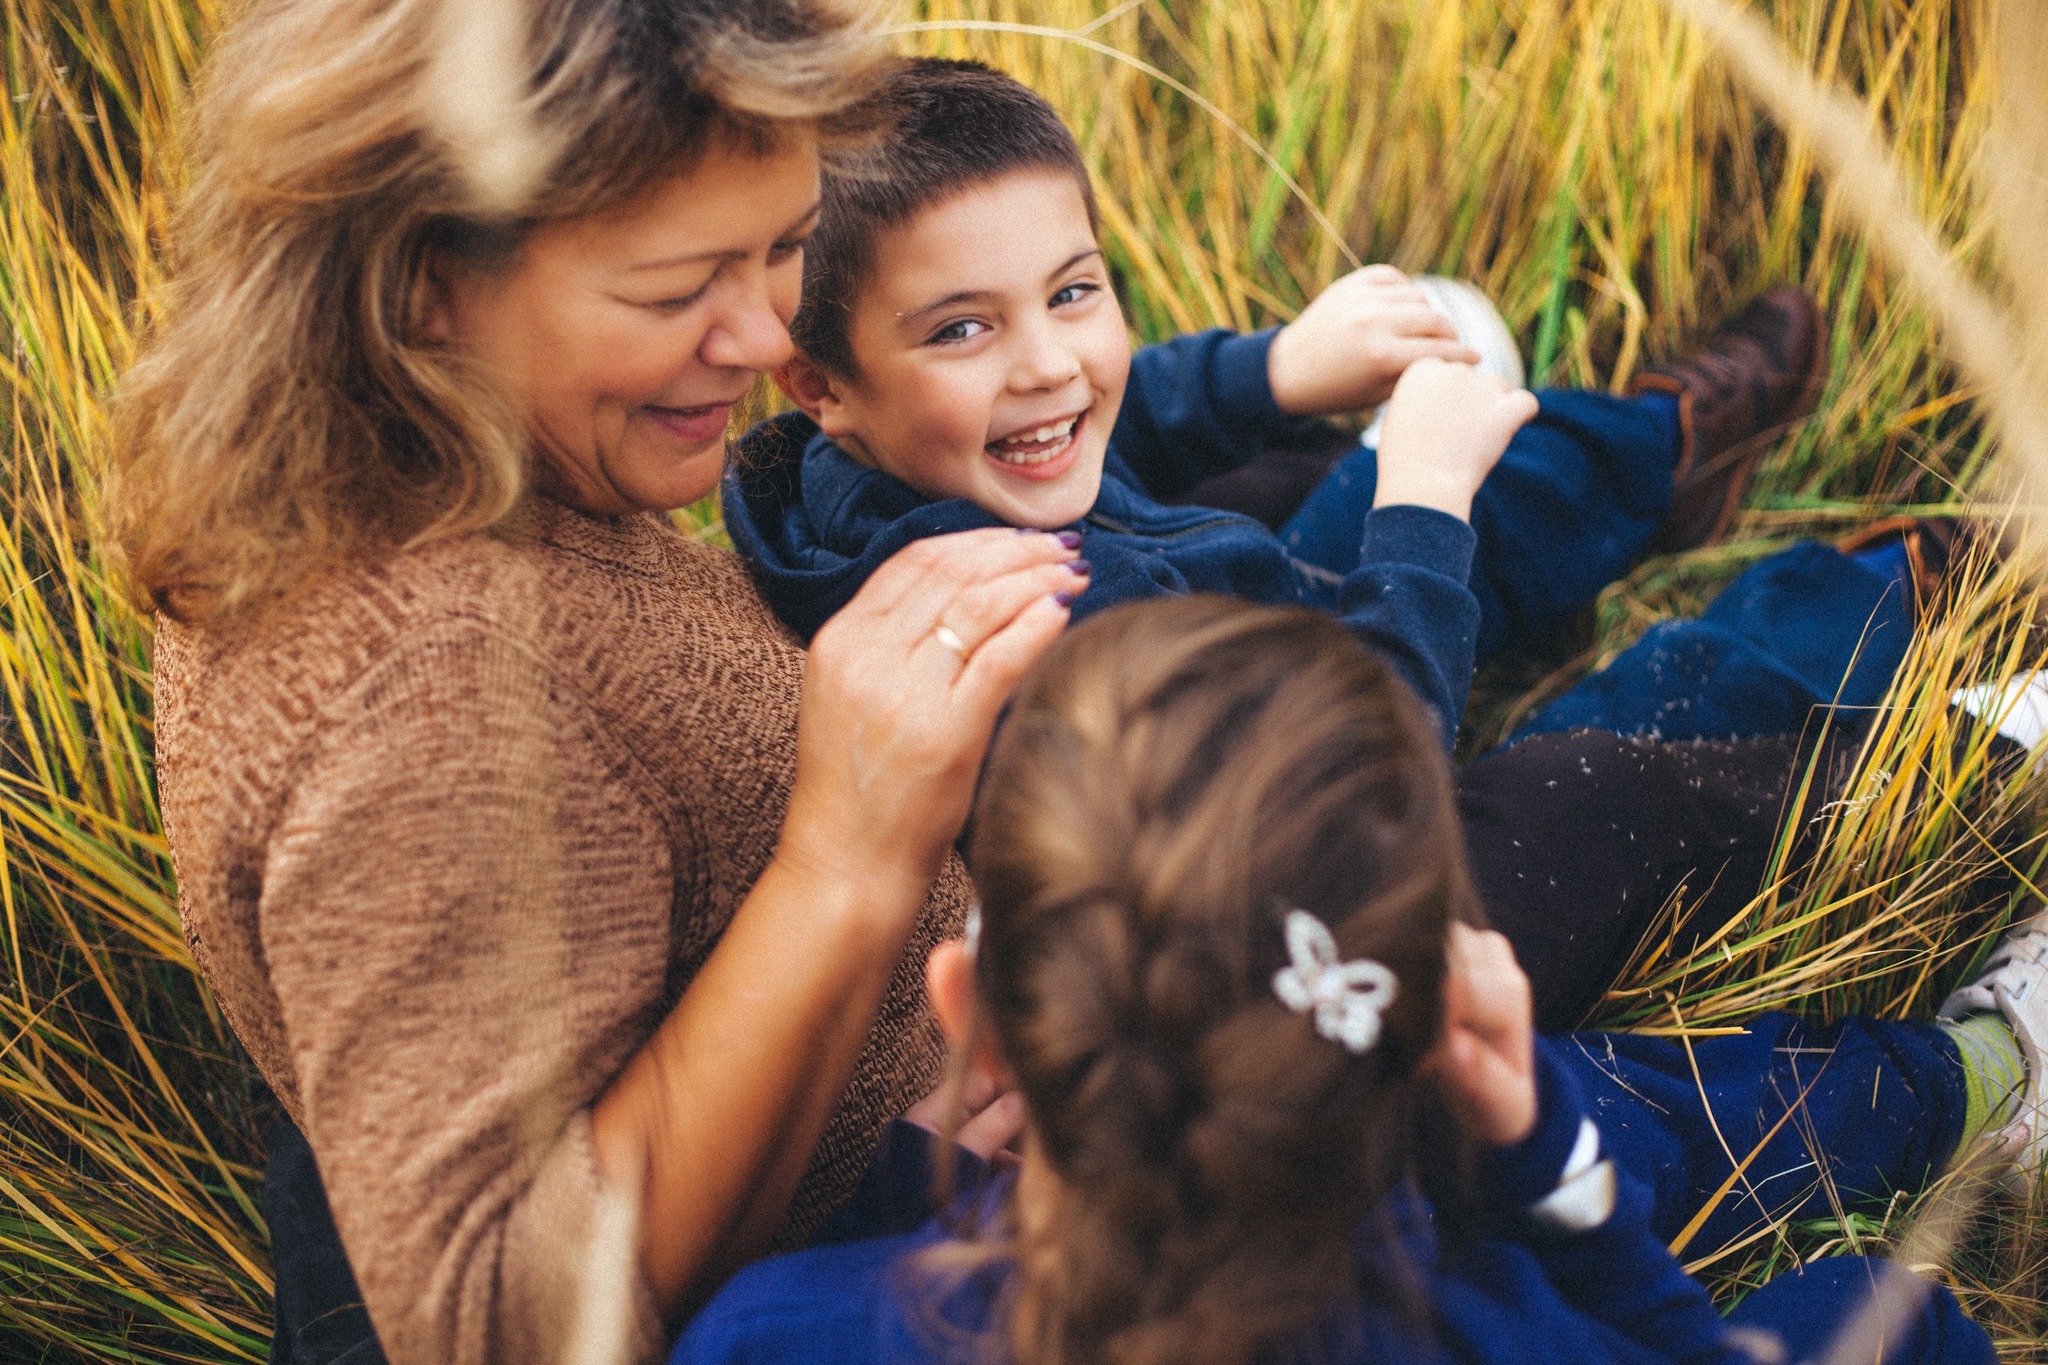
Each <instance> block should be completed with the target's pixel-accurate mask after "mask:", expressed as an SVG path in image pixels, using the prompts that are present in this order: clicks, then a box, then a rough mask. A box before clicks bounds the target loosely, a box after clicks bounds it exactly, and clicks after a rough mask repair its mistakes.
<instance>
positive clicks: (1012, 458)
mask: <svg viewBox="0 0 2048 1365" xmlns="http://www.w3.org/2000/svg"><path fill="white" fill-rule="evenodd" d="M1080 420H1081V419H1080V418H1079V417H1069V418H1067V419H1066V420H1065V421H1064V422H1048V423H1046V424H1045V425H1044V426H1042V427H1036V428H1034V429H1032V430H1030V431H1020V432H1018V433H1017V434H1016V435H1015V436H1005V437H1004V438H1003V439H1002V440H1000V441H991V442H989V444H988V453H989V454H991V455H993V456H995V457H996V458H997V459H999V460H1002V461H1003V462H1004V463H1006V464H1044V463H1045V462H1046V461H1047V460H1050V459H1051V458H1052V457H1053V456H1055V455H1057V454H1059V453H1060V451H1062V450H1064V449H1065V448H1066V445H1067V442H1068V441H1069V440H1070V439H1072V437H1073V435H1074V427H1075V424H1076V423H1078V422H1079V421H1080Z"/></svg>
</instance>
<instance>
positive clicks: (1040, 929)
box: [971, 597, 1474, 1365]
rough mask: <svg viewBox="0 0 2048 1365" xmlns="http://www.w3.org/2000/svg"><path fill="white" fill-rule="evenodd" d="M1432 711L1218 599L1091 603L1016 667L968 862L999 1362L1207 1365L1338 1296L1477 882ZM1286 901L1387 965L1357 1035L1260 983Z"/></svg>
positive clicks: (1333, 631) (1405, 1123)
mask: <svg viewBox="0 0 2048 1365" xmlns="http://www.w3.org/2000/svg"><path fill="white" fill-rule="evenodd" d="M1434 734H1435V729H1434V727H1433V726H1432V725H1431V724H1429V723H1428V720H1427V718H1426V716H1425V714H1424V712H1423V708H1422V707H1421V705H1420V704H1419V703H1418V702H1417V700H1416V699H1415V698H1414V696H1413V695H1412V694H1411V693H1410V692H1409V691H1408V689H1407V688H1406V687H1404V686H1403V685H1402V684H1401V682H1400V681H1399V680H1398V679H1397V678H1396V677H1395V676H1394V674H1393V673H1392V672H1391V671H1390V670H1389V668H1388V667H1387V666H1386V664H1384V663H1383V662H1381V661H1380V660H1379V659H1378V658H1377V657H1375V656H1374V655H1372V654H1370V653H1368V652H1367V651H1366V650H1365V649H1363V648H1362V647H1361V646H1360V645H1359V644H1358V643H1357V642H1356V641H1355V640H1354V639H1353V638H1352V637H1351V635H1350V634H1349V633H1348V632H1347V631H1346V630H1344V629H1343V628H1342V627H1341V626H1340V625H1338V624H1337V623H1336V622H1335V621H1333V620H1331V619H1330V618H1328V617H1326V616H1321V615H1318V614H1316V613H1313V612H1309V611H1304V610H1298V609H1275V608H1268V607H1257V606H1252V605H1249V604H1246V603H1243V602H1237V601H1231V600H1227V599H1222V598H1207V597H1191V598H1178V599H1171V600H1165V601H1153V602H1147V603H1142V604H1135V605H1132V606H1129V607H1126V608H1123V609H1120V610H1116V611H1112V612H1107V613H1104V614H1103V615H1101V616H1099V617H1097V618H1095V619H1094V620H1091V621H1089V622H1088V623H1087V624H1085V625H1083V626H1081V627H1079V628H1077V629H1075V630H1074V631H1072V632H1071V633H1070V634H1069V635H1068V636H1067V637H1066V638H1065V639H1064V640H1063V641H1062V642H1061V643H1060V644H1059V645H1058V646H1057V647H1056V648H1055V649H1054V650H1053V651H1052V652H1051V653H1049V654H1048V655H1047V657H1046V658H1045V659H1044V661H1043V662H1042V663H1041V664H1040V665H1039V666H1038V668H1037V669H1036V670H1035V671H1034V672H1033V674H1032V675H1031V677H1030V678H1029V679H1027V680H1026V682H1025V684H1024V686H1023V688H1022V689H1021V690H1020V692H1019V694H1018V696H1017V698H1016V701H1015V703H1014V707H1013V710H1012V713H1011V715H1010V718H1009V720H1008V721H1007V722H1006V724H1005V726H1004V729H1003V731H1002V734H1001V735H1000V737H999V739H998V742H997V744H996V746H995V748H994V751H993V753H992V755H991V758H990V762H989V767H988V771H987V774H986V777H985V780H984V782H983V786H982V794H981V797H980V800H979V802H978V805H977V808H976V814H975V820H974V826H973V828H974V834H973V839H972V856H971V862H972V865H973V868H974V873H975V877H976V880H977V882H978V884H979V886H980V889H981V893H982V897H983V902H984V910H983V926H982V930H981V938H980V943H979V949H978V955H977V959H976V968H975V970H976V976H977V986H978V991H979V994H980V997H981V1000H982V1002H983V1005H982V1008H983V1010H984V1012H985V1019H984V1025H985V1026H986V1027H989V1028H992V1029H993V1033H994V1037H995V1041H996V1043H997V1046H998V1048H999V1050H1000V1052H1001V1054H1002V1055H1003V1057H1004V1058H1005V1059H1006V1061H1007V1062H1008V1063H1009V1065H1010V1066H1011V1068H1012V1069H1013V1070H1014V1072H1015V1074H1016V1077H1017V1082H1018V1085H1019V1088H1020V1089H1021V1090H1022V1092H1023V1094H1024V1096H1025V1098H1026V1099H1027V1101H1028V1102H1029V1104H1030V1108H1031V1113H1032V1115H1033V1124H1034V1127H1033V1135H1032V1141H1033V1142H1034V1143H1035V1144H1036V1147H1037V1150H1038V1154H1039V1156H1041V1157H1042V1158H1043V1162H1042V1165H1041V1166H1035V1165H1034V1164H1032V1163H1027V1167H1026V1179H1025V1182H1024V1186H1023V1187H1021V1188H1020V1192H1019V1198H1018V1199H1017V1201H1016V1207H1015V1209H1014V1211H1013V1212H1012V1214H1011V1215H1010V1218H1009V1222H1008V1225H1007V1243H1006V1245H1005V1247H1004V1250H1005V1252H1006V1253H1007V1254H1008V1255H1009V1256H1011V1257H1013V1258H1014V1260H1015V1263H1016V1265H1017V1268H1018V1273H1017V1274H1016V1276H1015V1277H1014V1278H1013V1280H1012V1285H1011V1289H1010V1290H1009V1292H1008V1303H1007V1307H1006V1310H1005V1315H1006V1323H1007V1334H1008V1337H1009V1342H1008V1345H1009V1348H1010V1351H1011V1353H1012V1354H1013V1355H1014V1358H1016V1359H1018V1360H1030V1361H1034V1362H1041V1361H1042V1362H1055V1363H1066V1365H1081V1363H1082V1362H1116V1363H1117V1365H1148V1363H1149V1362H1166V1361H1174V1362H1185V1361H1202V1362H1224V1363H1226V1365H1227V1363H1231V1362H1239V1361H1244V1360H1248V1359H1250V1358H1252V1357H1253V1356H1255V1355H1257V1354H1259V1353H1260V1352H1261V1351H1262V1350H1263V1349H1265V1348H1267V1347H1269V1346H1272V1345H1275V1344H1279V1343H1281V1342H1284V1341H1285V1340H1286V1339H1287V1338H1288V1336H1289V1335H1290V1334H1291V1333H1294V1332H1297V1331H1301V1330H1304V1329H1306V1328H1308V1327H1309V1326H1310V1325H1311V1324H1312V1323H1314V1322H1315V1321H1316V1320H1317V1319H1318V1318H1320V1317H1321V1316H1322V1315H1323V1314H1324V1313H1325V1312H1326V1311H1327V1310H1328V1309H1329V1308H1330V1307H1331V1306H1332V1305H1333V1303H1335V1302H1337V1301H1339V1300H1341V1299H1342V1298H1343V1297H1344V1296H1346V1295H1348V1294H1352V1293H1356V1292H1358V1287H1357V1285H1356V1284H1355V1283H1354V1272H1353V1269H1352V1265H1351V1261H1350V1258H1349V1256H1348V1255H1347V1251H1346V1244H1347V1238H1348V1235H1349V1234H1350V1232H1351V1231H1352V1229H1353V1228H1354V1227H1355V1226H1356V1225H1357V1224H1358V1222H1359V1220H1360V1219H1361V1218H1362V1217H1364V1216H1365V1215H1366V1214H1367V1213H1368V1211H1369V1210H1370V1209H1371V1207H1372V1206H1373V1205H1374V1204H1375V1203H1376V1202H1377V1201H1378V1200H1379V1199H1380V1198H1381V1197H1382V1196H1383V1195H1384V1194H1386V1193H1387V1191H1388V1190H1389V1189H1390V1188H1391V1187H1392V1186H1393V1185H1394V1184H1395V1183H1396V1182H1397V1181H1398V1180H1400V1179H1401V1178H1402V1177H1403V1175H1405V1174H1407V1173H1408V1171H1409V1170H1410V1167H1411V1165H1412V1161H1413V1154H1414V1152H1415V1149H1416V1142H1415V1132H1416V1123H1417V1119H1418V1113H1419V1108H1418V1103H1419V1101H1420V1100H1421V1099H1422V1098H1423V1087H1424V1082H1423V1081H1422V1080H1421V1078H1419V1077H1418V1074H1417V1071H1418V1065H1419V1063H1420V1062H1421V1060H1422V1059H1423V1057H1424V1056H1425V1055H1426V1054H1427V1053H1428V1052H1429V1051H1430V1049H1431V1047H1432V1046H1433V1045H1434V1044H1435V1042H1436V1041H1437V1037H1438V1034H1439V1032H1440V1030H1441V1027H1442V1020H1443V999H1442V986H1443V975H1444V970H1445V943H1446V939H1447V936H1448V934H1449V926H1450V923H1451V921H1452V920H1453V919H1454V918H1460V917H1466V918H1470V917H1472V907H1473V905H1474V901H1473V898H1472V893H1471V891H1470V889H1469V886H1468V883H1467V881H1466V879H1465V874H1464V870H1463V867H1464V862H1463V855H1462V848H1461V845H1460V839H1459V834H1458V826H1457V823H1456V818H1455V814H1454V809H1453V806H1452V800H1451V789H1450V781H1449V773H1448V769H1447V767H1446V764H1445V761H1444V759H1443V757H1442V755H1441V754H1440V753H1439V751H1438V750H1437V747H1436V741H1435V739H1434ZM1295 909H1300V910H1306V911H1308V912H1309V913H1311V914H1313V915H1315V916H1316V917H1317V918H1318V919H1320V920H1321V921H1322V922H1323V923H1324V924H1325V925H1327V926H1328V928H1329V929H1330V931H1331V932H1332V935H1333V936H1334V939H1335V942H1336V946H1337V950H1338V952H1339V955H1340V956H1341V957H1342V958H1344V959H1347V960H1348V959H1355V958H1361V957H1369V958H1373V959H1376V960H1377V961H1379V962H1381V963H1384V964H1385V965H1386V966H1387V967H1389V968H1391V969H1392V971H1393V972H1394V974H1395V976H1396V977H1397V979H1398V982H1399V989H1398V993H1397V995H1396V998H1395V999H1394V1002H1393V1004H1392V1005H1391V1007H1390V1008H1389V1009H1388V1010H1387V1012H1386V1014H1385V1016H1384V1018H1383V1021H1382V1022H1383V1030H1382V1033H1381V1036H1380V1038H1379V1040H1378V1042H1377V1043H1376V1044H1375V1045H1374V1046H1372V1047H1370V1048H1369V1049H1367V1050H1366V1051H1364V1052H1362V1053H1357V1054H1354V1053H1353V1052H1351V1051H1349V1050H1347V1049H1346V1048H1345V1047H1344V1046H1342V1045H1340V1044H1339V1043H1337V1042H1333V1041H1331V1040H1330V1039H1329V1038H1327V1037H1325V1036H1323V1035H1321V1034H1320V1033H1319V1032H1318V1031H1317V1027H1316V1023H1315V1021H1314V1019H1313V1018H1312V1017H1311V1016H1307V1015H1303V1014H1297V1013H1295V1012H1293V1011H1292V1010H1290V1009H1288V1008H1287V1007H1286V1006H1285V1005H1284V1004H1283V1003H1282V1002H1281V1001H1280V1000H1279V998H1278V997H1277V996H1276V995H1275V992H1274V988H1273V978H1274V975H1275V973H1276V972H1277V971H1279V970H1280V969H1282V968H1283V967H1285V966H1286V965H1287V964H1288V960H1289V959H1288V950H1287V947H1286V945H1285V942H1284V934H1283V927H1282V926H1283V920H1284V919H1285V916H1286V914H1287V913H1288V912H1289V911H1290V910H1295ZM1034 1171H1037V1172H1038V1174H1036V1175H1034Z"/></svg>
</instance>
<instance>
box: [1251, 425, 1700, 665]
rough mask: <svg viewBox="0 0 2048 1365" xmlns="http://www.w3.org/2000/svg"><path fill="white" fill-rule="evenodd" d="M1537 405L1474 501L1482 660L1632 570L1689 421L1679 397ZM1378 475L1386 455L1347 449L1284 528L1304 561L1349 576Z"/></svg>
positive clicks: (1284, 539)
mask: <svg viewBox="0 0 2048 1365" xmlns="http://www.w3.org/2000/svg"><path fill="white" fill-rule="evenodd" d="M1537 405H1538V411H1537V415H1536V417H1535V419H1534V420H1533V421H1531V422H1530V423H1529V424H1528V425H1527V426H1525V427H1523V428H1522V429H1521V430H1520V431H1518V432H1516V433H1515V437H1514V439H1513V440H1512V441H1510V442H1508V448H1507V452H1506V453H1505V454H1503V455H1502V456H1501V459H1500V463H1499V464H1497V465H1495V466H1494V468H1493V472H1492V473H1491V474H1489V475H1488V476H1487V479H1486V482H1485V484H1484V485H1482V486H1481V487H1480V490H1479V494H1478V496H1477V497H1475V498H1474V499H1473V500H1472V529H1473V531H1474V532H1476V533H1477V535H1478V539H1479V543H1478V547H1477V549H1476V550H1475V551H1474V554H1473V563H1472V580H1471V583H1472V594H1473V596H1475V597H1477V598H1478V599H1479V639H1478V642H1477V649H1478V657H1479V659H1480V661H1481V662H1484V661H1485V660H1486V659H1487V658H1488V657H1490V656H1491V655H1492V654H1494V653H1495V652H1496V651H1498V650H1499V649H1500V648H1501V646H1503V645H1504V644H1507V643H1508V642H1510V641H1512V640H1515V639H1526V638H1528V637H1530V636H1533V635H1537V634H1540V633H1541V632H1543V631H1545V630H1547V629H1549V628H1550V627H1552V626H1554V625H1556V624H1557V623H1558V622H1559V621H1562V620H1563V619H1564V618H1565V617H1567V616H1569V615H1570V614H1571V613H1572V612H1574V611H1577V610H1578V609H1579V608H1580V607H1582V606H1584V605H1585V604H1586V603H1588V602H1590V601H1592V600H1593V598H1594V597H1595V596H1596V595H1597V594H1598V593H1599V592H1600V590H1601V589H1602V588H1604V587H1606V586H1607V585H1608V584H1609V583H1611V582H1613V581H1614V580H1615V579H1617V578H1619V577H1621V576H1622V575H1623V574H1625V573H1627V572H1628V571H1629V569H1630V568H1631V567H1633V566H1634V564H1635V562H1636V560H1638V559H1640V558H1641V557H1642V553H1643V551H1644V549H1645V548H1647V547H1648V545H1649V543H1650V537H1651V536H1652V535H1654V534H1655V533H1656V530H1657V526H1658V524H1659V523H1660V522H1662V521H1663V520H1664V513H1665V512H1666V510H1668V509H1669V507H1670V505H1671V471H1672V467H1673V466H1674V465H1675V464H1676V463H1677V460H1678V422H1677V417H1676V408H1675V406H1674V405H1673V404H1672V403H1671V402H1670V401H1669V400H1668V399H1650V400H1648V401H1645V400H1642V399H1634V398H1613V397H1610V396H1609V395H1607V394H1604V393H1588V392H1584V391H1582V390H1576V389H1547V390H1545V391H1543V392H1542V393H1540V394H1538V395H1537ZM1378 481H1379V454H1378V452H1377V451H1375V450H1373V449H1371V448H1370V447H1367V446H1360V447H1359V448H1357V449H1356V450H1354V451H1352V452H1351V453H1349V454H1347V455H1345V456H1344V457H1343V458H1342V459H1340V460H1338V461H1337V463H1336V465H1335V466H1334V467H1333V468H1332V469H1331V470H1330V472H1329V474H1328V475H1327V476H1326V477H1325V478H1324V479H1323V481H1322V482H1321V483H1320V484H1319V485H1317V487H1316V488H1315V490H1314V491H1313V492H1311V493H1310V494H1309V495H1308V500H1307V501H1306V502H1304V503H1303V504H1302V505H1301V507H1300V509H1299V510H1297V511H1296V512H1295V514H1294V516H1293V517H1292V518H1291V519H1290V520H1288V522H1287V523H1286V524H1285V525H1284V526H1282V527H1281V528H1280V543H1281V544H1282V545H1283V546H1285V547H1286V549H1287V552H1288V553H1289V554H1291V555H1293V556H1294V557H1295V558H1296V559H1298V560H1301V561H1303V562H1304V563H1308V564H1313V565H1315V566H1316V567H1317V568H1319V569H1324V570H1327V571H1329V572H1330V573H1333V574H1337V575H1340V576H1341V575H1343V574H1348V573H1350V572H1351V571H1352V570H1353V569H1355V568H1357V567H1358V557H1359V550H1360V546H1359V527H1361V526H1363V525H1364V524H1365V514H1366V513H1367V512H1368V511H1370V510H1371V509H1372V496H1373V490H1374V488H1375V487H1376V486H1377V484H1378Z"/></svg>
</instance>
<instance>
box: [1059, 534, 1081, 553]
mask: <svg viewBox="0 0 2048 1365" xmlns="http://www.w3.org/2000/svg"><path fill="white" fill-rule="evenodd" d="M1053 539H1054V540H1057V541H1058V542H1059V543H1060V544H1062V545H1064V546H1066V547H1067V548H1068V549H1069V550H1078V549H1080V548H1081V533H1080V532H1079V531H1061V532H1058V533H1057V534H1056V535H1054V536H1053Z"/></svg>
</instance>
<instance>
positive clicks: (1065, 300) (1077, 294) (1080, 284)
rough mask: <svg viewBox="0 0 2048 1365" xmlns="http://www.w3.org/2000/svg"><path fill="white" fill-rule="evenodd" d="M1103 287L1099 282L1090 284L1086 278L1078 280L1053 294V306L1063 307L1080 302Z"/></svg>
mask: <svg viewBox="0 0 2048 1365" xmlns="http://www.w3.org/2000/svg"><path fill="white" fill-rule="evenodd" d="M1101 288H1102V286H1101V285H1099V284H1090V283H1088V282H1087V281H1085V280H1081V281H1077V282H1075V283H1073V284H1070V285H1067V286H1066V287H1065V288H1064V289H1061V290H1060V291H1059V292H1057V293H1055V294H1054V295H1053V296H1052V306H1053V307H1055V308H1063V307H1065V306H1066V305H1067V304H1070V303H1079V302H1080V301H1081V300H1082V299H1084V298H1086V297H1088V295H1090V294H1093V293H1096V292H1097V291H1099V290H1100V289H1101Z"/></svg>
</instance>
